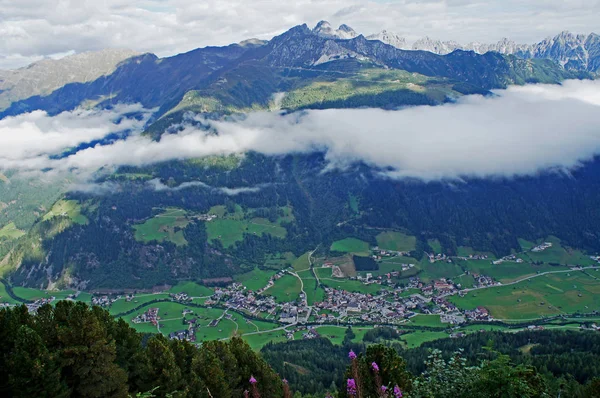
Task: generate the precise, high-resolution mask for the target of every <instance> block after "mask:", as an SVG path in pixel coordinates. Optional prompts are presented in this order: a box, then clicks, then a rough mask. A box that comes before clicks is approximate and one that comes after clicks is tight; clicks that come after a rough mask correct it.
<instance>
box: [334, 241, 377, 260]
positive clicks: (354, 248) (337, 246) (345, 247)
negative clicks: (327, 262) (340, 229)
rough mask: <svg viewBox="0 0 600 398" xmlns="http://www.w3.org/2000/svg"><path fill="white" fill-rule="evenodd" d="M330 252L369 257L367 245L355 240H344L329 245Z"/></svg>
mask: <svg viewBox="0 0 600 398" xmlns="http://www.w3.org/2000/svg"><path fill="white" fill-rule="evenodd" d="M330 249H331V251H334V252H341V253H353V254H356V255H363V256H368V255H369V244H368V243H367V242H365V241H362V240H360V239H356V238H346V239H342V240H338V241H336V242H333V243H332V244H331V248H330Z"/></svg>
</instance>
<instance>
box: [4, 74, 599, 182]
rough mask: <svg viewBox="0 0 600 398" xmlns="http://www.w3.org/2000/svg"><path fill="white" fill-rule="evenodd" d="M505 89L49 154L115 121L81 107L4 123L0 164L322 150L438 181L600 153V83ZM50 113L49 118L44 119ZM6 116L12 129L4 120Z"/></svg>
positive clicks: (245, 121) (96, 163)
mask: <svg viewBox="0 0 600 398" xmlns="http://www.w3.org/2000/svg"><path fill="white" fill-rule="evenodd" d="M496 94H497V95H496V96H495V97H493V98H484V97H481V96H468V97H464V98H462V99H461V100H459V101H458V102H457V103H455V104H447V105H443V106H437V107H428V106H422V107H414V108H408V109H403V110H399V111H384V110H380V109H353V110H350V109H340V110H324V111H307V112H301V113H294V114H289V115H282V114H277V113H269V112H258V113H252V114H250V115H248V116H246V117H244V118H239V119H238V120H235V121H226V122H214V121H208V120H203V122H204V123H205V124H210V125H212V127H213V128H214V130H216V131H217V132H218V134H208V133H206V132H204V131H199V130H197V129H195V128H193V127H191V126H190V127H188V128H186V129H184V131H182V132H180V133H179V134H176V135H164V136H163V137H162V139H161V140H160V141H159V142H155V141H152V140H150V139H148V138H146V137H144V136H140V135H133V136H130V137H129V138H127V139H125V140H120V141H117V142H115V143H113V144H111V145H104V146H102V145H97V146H95V147H92V148H87V149H84V150H81V151H79V152H77V153H75V154H73V155H71V156H68V157H65V158H63V159H51V158H50V157H49V156H48V154H49V153H50V152H55V151H56V150H58V149H59V148H60V147H61V146H65V147H66V146H72V145H75V144H76V143H77V142H76V141H78V140H77V139H74V138H73V136H74V135H75V136H79V135H81V137H85V140H88V141H89V140H90V139H92V137H97V136H100V135H101V134H102V131H101V130H102V128H104V129H107V128H109V127H107V126H106V125H104V124H102V122H101V121H99V119H102V117H105V118H106V117H108V116H106V115H105V116H98V115H97V114H92V115H86V114H74V113H73V114H68V115H66V116H65V115H64V114H63V115H59V116H57V117H56V118H48V117H47V116H44V115H41V116H40V114H39V113H37V112H34V113H31V114H28V115H22V116H19V117H17V118H12V119H6V120H3V121H0V140H2V142H4V140H5V137H7V136H8V135H12V136H13V137H12V141H11V145H12V146H13V148H14V149H13V150H8V151H6V150H3V149H0V168H1V167H2V165H3V164H4V162H5V161H12V164H13V165H17V166H20V167H21V168H25V169H30V170H31V169H36V168H38V169H39V168H53V169H56V170H96V169H99V168H101V167H104V166H118V165H145V164H150V163H156V162H161V161H166V160H173V159H187V158H195V157H203V156H208V155H218V154H231V153H240V152H245V151H249V150H252V151H257V152H260V153H264V154H270V155H279V154H286V153H306V152H310V151H314V150H320V151H324V152H325V153H326V154H327V155H326V156H327V159H328V160H329V161H330V163H331V165H330V166H331V167H344V166H346V165H348V164H350V163H352V162H354V161H363V162H366V163H368V164H371V165H374V166H378V167H386V168H392V169H393V170H394V171H392V172H391V173H390V175H391V176H392V177H396V178H402V177H417V178H422V179H426V180H432V179H441V178H461V177H466V176H478V177H488V176H514V175H526V174H534V173H537V172H539V171H540V170H544V169H547V168H553V167H559V168H573V167H576V166H578V165H579V164H580V162H581V161H584V160H587V159H590V158H591V157H593V156H594V155H596V154H599V153H600V81H568V82H565V83H564V84H563V85H562V86H558V85H530V86H524V87H511V88H509V89H508V90H498V91H496ZM100 115H102V114H101V113H100ZM61 116H62V117H61ZM40 117H41V118H42V119H43V120H44V123H43V124H40V123H36V122H35V120H36V119H39V118H40ZM113 117H114V115H113ZM45 118H46V119H48V120H46V119H45ZM73 118H74V119H75V120H77V121H79V122H83V123H85V124H84V126H85V127H81V128H79V129H77V127H75V128H74V130H76V131H75V132H73V135H71V134H70V132H71V130H72V127H73V126H77V125H78V122H77V121H75V122H74V121H73V120H72V119H73ZM7 120H8V121H7ZM32 120H33V121H32ZM90 120H92V121H94V122H95V123H97V124H98V126H97V130H99V131H96V130H94V129H93V128H91V127H90V126H94V124H90V123H88V122H89V121H90ZM6 123H10V126H9V127H6V126H5V127H3V126H4V125H5V124H6ZM32 123H34V124H33V125H32ZM121 123H124V121H122V122H121ZM127 123H134V122H133V121H128V122H127ZM107 125H111V123H107ZM32 126H33V127H32ZM69 126H70V127H71V128H69ZM11 128H12V129H17V131H28V134H26V135H25V136H26V137H30V139H26V140H20V139H19V138H17V137H18V135H17V134H12V133H11ZM110 128H114V127H110ZM44 129H46V130H44ZM37 130H39V131H37ZM63 131H67V132H68V133H64V134H63V133H62V132H63ZM77 131H79V133H77ZM49 132H53V133H54V134H51V135H48V134H49ZM57 132H58V133H57ZM36 134H37V135H36ZM31 137H43V138H44V140H45V142H49V143H48V144H47V145H38V144H36V143H32V140H33V141H35V139H33V138H31ZM52 137H55V138H56V141H53V140H52ZM79 140H83V141H81V142H84V141H85V140H84V139H83V138H80V139H79ZM30 143H31V145H29V144H30ZM9 164H10V163H9ZM232 192H234V191H232Z"/></svg>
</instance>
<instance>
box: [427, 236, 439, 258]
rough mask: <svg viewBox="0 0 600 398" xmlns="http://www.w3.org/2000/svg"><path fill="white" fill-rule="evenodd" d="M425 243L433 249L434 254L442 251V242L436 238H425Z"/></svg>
mask: <svg viewBox="0 0 600 398" xmlns="http://www.w3.org/2000/svg"><path fill="white" fill-rule="evenodd" d="M427 244H428V245H429V246H430V247H431V248H432V249H433V252H434V253H435V254H441V253H442V244H441V243H440V241H439V240H437V239H427Z"/></svg>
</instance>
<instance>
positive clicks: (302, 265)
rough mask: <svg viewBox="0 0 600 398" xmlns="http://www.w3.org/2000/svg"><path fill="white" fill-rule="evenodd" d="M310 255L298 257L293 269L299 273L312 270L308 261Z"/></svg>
mask: <svg viewBox="0 0 600 398" xmlns="http://www.w3.org/2000/svg"><path fill="white" fill-rule="evenodd" d="M309 254H310V253H308V252H307V253H304V254H303V255H301V256H300V257H298V258H297V259H296V260H295V261H294V262H293V263H292V267H293V268H294V271H296V272H298V271H304V270H308V269H310V263H309V261H308V256H309Z"/></svg>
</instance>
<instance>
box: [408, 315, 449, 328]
mask: <svg viewBox="0 0 600 398" xmlns="http://www.w3.org/2000/svg"><path fill="white" fill-rule="evenodd" d="M407 325H414V326H428V327H432V328H446V327H447V325H445V324H443V323H442V322H441V321H440V316H439V315H417V316H414V317H412V318H410V320H409V321H408V323H407Z"/></svg>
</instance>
